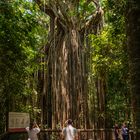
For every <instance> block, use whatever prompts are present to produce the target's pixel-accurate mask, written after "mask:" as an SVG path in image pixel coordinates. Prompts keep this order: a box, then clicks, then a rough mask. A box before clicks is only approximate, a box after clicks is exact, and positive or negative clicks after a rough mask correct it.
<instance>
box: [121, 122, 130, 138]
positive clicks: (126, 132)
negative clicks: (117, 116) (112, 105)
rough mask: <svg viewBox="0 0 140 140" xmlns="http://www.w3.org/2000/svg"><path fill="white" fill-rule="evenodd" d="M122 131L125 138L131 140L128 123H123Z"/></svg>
mask: <svg viewBox="0 0 140 140" xmlns="http://www.w3.org/2000/svg"><path fill="white" fill-rule="evenodd" d="M121 131H122V138H123V140H129V130H128V127H127V126H126V123H123V125H122V129H121Z"/></svg>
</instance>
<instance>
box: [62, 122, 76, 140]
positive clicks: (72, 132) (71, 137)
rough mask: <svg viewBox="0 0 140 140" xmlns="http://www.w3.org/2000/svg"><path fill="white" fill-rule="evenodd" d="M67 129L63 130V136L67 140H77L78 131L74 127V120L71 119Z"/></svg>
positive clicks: (67, 123)
mask: <svg viewBox="0 0 140 140" xmlns="http://www.w3.org/2000/svg"><path fill="white" fill-rule="evenodd" d="M66 125H67V126H66V127H64V128H63V130H62V136H63V137H64V139H65V140H76V139H77V129H76V128H74V127H73V126H72V120H71V119H69V120H67V122H66Z"/></svg>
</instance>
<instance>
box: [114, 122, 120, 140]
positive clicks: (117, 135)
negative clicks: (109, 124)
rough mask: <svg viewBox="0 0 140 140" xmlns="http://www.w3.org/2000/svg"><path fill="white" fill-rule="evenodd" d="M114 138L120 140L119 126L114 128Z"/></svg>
mask: <svg viewBox="0 0 140 140" xmlns="http://www.w3.org/2000/svg"><path fill="white" fill-rule="evenodd" d="M114 136H115V140H119V127H118V124H115V126H114Z"/></svg>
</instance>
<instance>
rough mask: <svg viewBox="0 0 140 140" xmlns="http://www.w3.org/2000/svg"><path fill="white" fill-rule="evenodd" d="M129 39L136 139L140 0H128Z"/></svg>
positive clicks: (139, 129)
mask: <svg viewBox="0 0 140 140" xmlns="http://www.w3.org/2000/svg"><path fill="white" fill-rule="evenodd" d="M128 1H129V3H128V6H129V8H128V12H127V39H128V51H129V60H130V61H129V66H130V79H131V94H132V108H133V116H134V120H133V121H134V129H135V131H136V135H135V140H138V139H139V138H140V1H139V0H128Z"/></svg>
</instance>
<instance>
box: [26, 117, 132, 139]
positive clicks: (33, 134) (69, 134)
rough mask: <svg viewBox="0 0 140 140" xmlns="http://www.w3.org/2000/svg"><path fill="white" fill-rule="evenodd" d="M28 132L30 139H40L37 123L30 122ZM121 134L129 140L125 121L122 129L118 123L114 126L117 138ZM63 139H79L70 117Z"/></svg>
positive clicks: (64, 129)
mask: <svg viewBox="0 0 140 140" xmlns="http://www.w3.org/2000/svg"><path fill="white" fill-rule="evenodd" d="M26 131H27V132H28V137H29V138H28V140H38V137H37V134H38V133H39V132H40V128H39V126H38V125H37V124H36V123H30V126H29V127H27V128H26ZM120 134H121V135H122V138H123V140H129V129H128V127H127V126H126V123H123V125H122V127H121V131H120V129H119V126H118V124H115V126H114V135H115V140H119V136H120ZM62 139H64V140H77V139H78V132H77V129H76V128H75V127H73V122H72V120H71V119H68V120H67V121H66V122H65V126H64V128H63V129H62Z"/></svg>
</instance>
